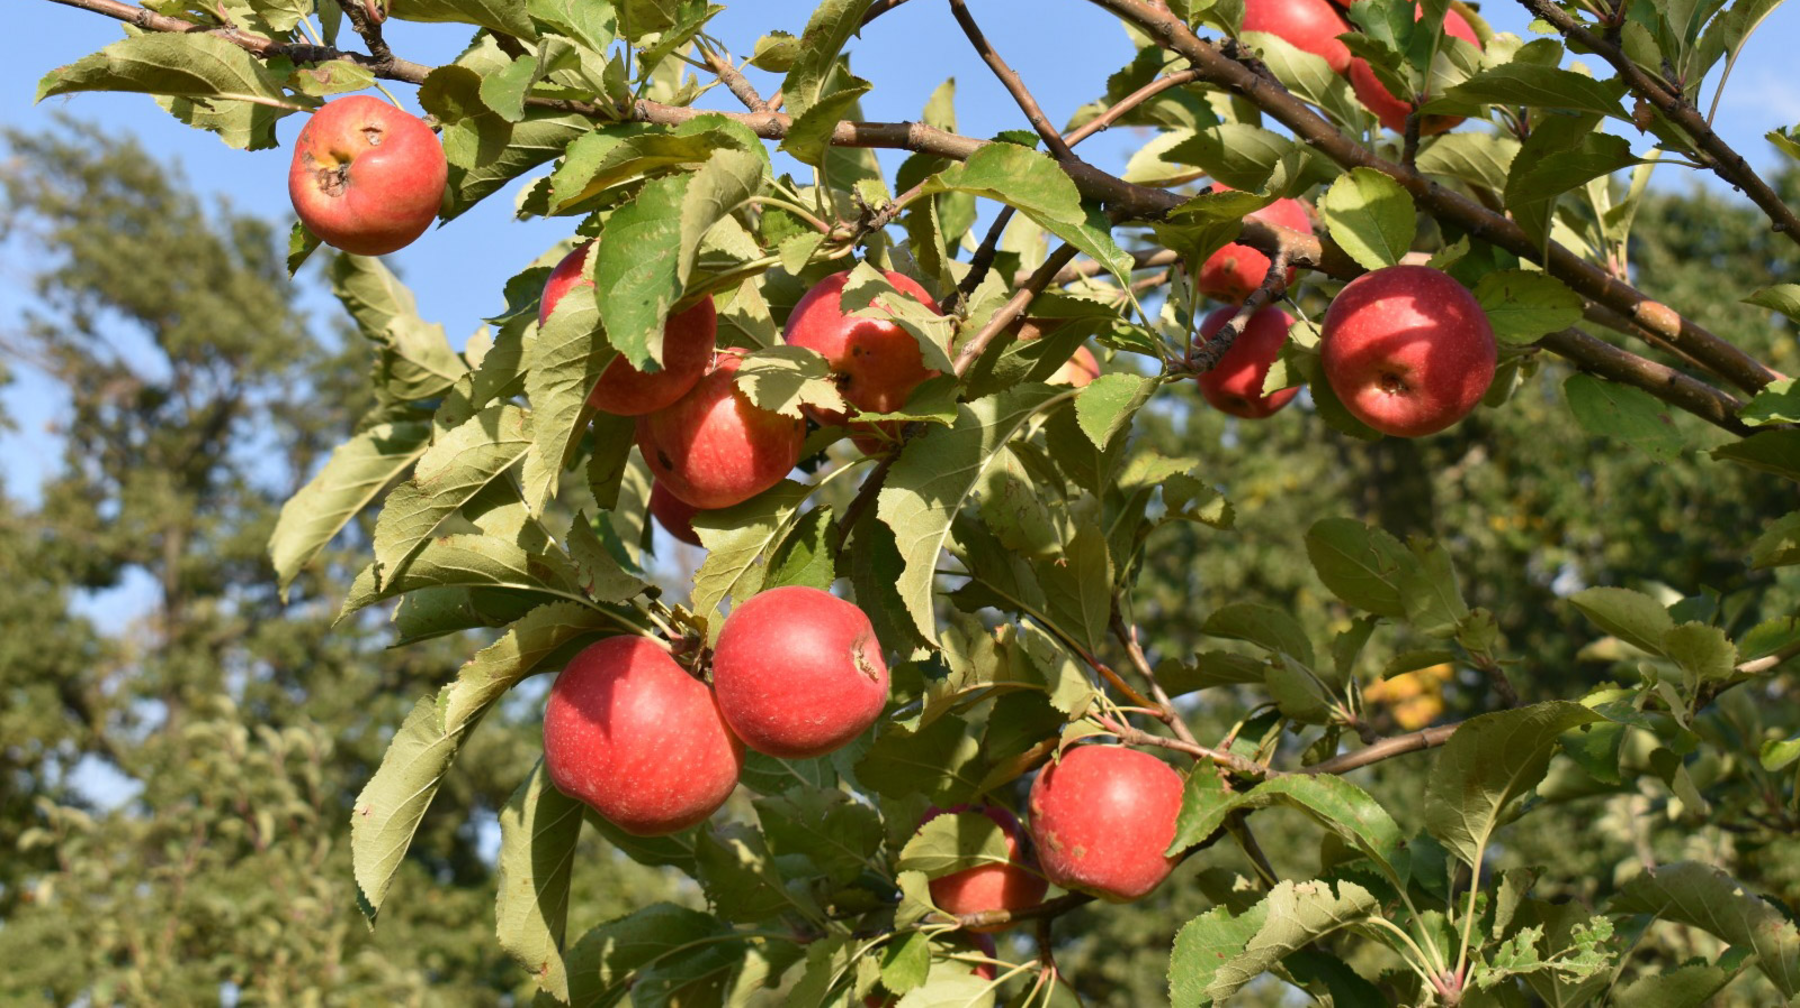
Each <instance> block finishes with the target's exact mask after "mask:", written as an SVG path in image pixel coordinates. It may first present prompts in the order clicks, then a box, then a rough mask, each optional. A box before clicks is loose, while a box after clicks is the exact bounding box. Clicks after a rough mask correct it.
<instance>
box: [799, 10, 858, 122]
mask: <svg viewBox="0 0 1800 1008" xmlns="http://www.w3.org/2000/svg"><path fill="white" fill-rule="evenodd" d="M869 3H870V0H824V2H823V3H820V4H819V6H818V7H816V8H815V9H814V10H813V13H812V17H811V18H809V19H808V20H807V22H806V30H805V31H803V32H801V33H800V40H799V42H798V43H796V44H795V53H794V56H793V57H792V60H793V62H792V65H791V67H790V68H789V70H788V72H787V78H786V79H785V80H783V81H782V83H781V93H782V95H783V96H784V97H785V98H786V103H787V111H788V114H789V115H791V116H793V117H794V118H795V119H798V118H800V117H801V116H803V115H805V114H806V112H807V110H808V109H810V108H812V107H813V105H814V104H816V103H817V102H818V101H819V98H820V96H821V95H822V94H823V93H824V91H825V86H826V83H827V82H828V81H829V80H830V79H831V75H832V71H833V70H834V69H835V68H836V67H837V61H838V53H840V52H842V51H843V49H844V45H845V43H847V42H849V41H850V36H851V35H853V34H855V33H856V31H857V29H858V28H859V27H860V25H861V24H862V16H863V12H864V11H865V10H867V9H868V7H869Z"/></svg>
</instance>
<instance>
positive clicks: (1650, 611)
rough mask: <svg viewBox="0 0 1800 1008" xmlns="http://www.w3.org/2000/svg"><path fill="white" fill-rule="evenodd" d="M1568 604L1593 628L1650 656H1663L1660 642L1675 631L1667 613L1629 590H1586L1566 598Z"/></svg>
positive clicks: (1650, 600) (1641, 594)
mask: <svg viewBox="0 0 1800 1008" xmlns="http://www.w3.org/2000/svg"><path fill="white" fill-rule="evenodd" d="M1569 601H1570V602H1572V603H1574V605H1575V608H1577V609H1579V610H1581V614H1582V615H1583V616H1586V617H1587V618H1588V619H1589V620H1590V621H1592V622H1593V624H1594V625H1595V626H1597V627H1599V628H1600V629H1602V630H1604V631H1606V632H1607V633H1609V634H1612V635H1613V636H1614V637H1617V638H1619V639H1620V640H1622V641H1624V642H1625V643H1627V644H1630V645H1631V646H1632V647H1635V648H1637V649H1638V650H1640V651H1647V652H1649V653H1651V654H1653V655H1660V654H1662V653H1663V640H1664V638H1666V637H1667V636H1668V634H1669V631H1670V630H1673V629H1675V621H1674V620H1673V619H1672V618H1670V616H1669V611H1668V610H1667V609H1664V608H1663V607H1662V606H1661V605H1659V604H1658V603H1657V601H1656V600H1655V599H1653V598H1651V597H1650V596H1648V595H1645V594H1643V593H1642V592H1635V591H1632V590H1631V589H1629V588H1589V589H1586V590H1585V591H1579V592H1576V593H1575V594H1574V595H1571V596H1569Z"/></svg>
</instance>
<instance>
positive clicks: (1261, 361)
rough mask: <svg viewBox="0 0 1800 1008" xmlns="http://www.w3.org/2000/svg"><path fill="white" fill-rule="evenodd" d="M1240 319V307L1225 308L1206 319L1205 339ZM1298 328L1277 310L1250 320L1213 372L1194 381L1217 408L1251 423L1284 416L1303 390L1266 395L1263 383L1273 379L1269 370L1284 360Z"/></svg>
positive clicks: (1267, 310) (1202, 331)
mask: <svg viewBox="0 0 1800 1008" xmlns="http://www.w3.org/2000/svg"><path fill="white" fill-rule="evenodd" d="M1236 314H1237V309H1236V308H1234V307H1225V308H1220V309H1219V310H1218V311H1215V312H1213V313H1212V314H1210V315H1208V316H1206V318H1205V319H1204V320H1202V321H1201V323H1200V335H1202V336H1205V337H1207V338H1208V339H1210V338H1211V337H1212V335H1213V334H1214V333H1216V332H1218V331H1219V330H1220V329H1223V328H1224V327H1225V323H1227V322H1229V321H1231V317H1232V316H1233V315H1236ZM1293 324H1294V319H1293V316H1291V315H1289V314H1288V313H1287V312H1284V311H1282V310H1281V309H1280V308H1276V307H1275V306H1273V305H1270V306H1269V307H1267V308H1263V309H1261V310H1260V311H1258V312H1257V313H1256V314H1254V315H1252V316H1250V320H1249V321H1248V322H1246V323H1244V331H1243V332H1241V333H1238V337H1237V339H1235V340H1233V341H1232V342H1231V349H1230V350H1227V351H1225V356H1223V357H1221V358H1219V363H1218V364H1216V365H1214V366H1213V369H1212V370H1211V371H1207V372H1205V373H1204V374H1199V375H1195V376H1194V382H1195V384H1197V385H1199V386H1200V395H1201V396H1203V397H1204V398H1205V399H1206V401H1207V402H1209V403H1211V404H1212V406H1213V408H1214V409H1216V410H1219V411H1220V412H1223V413H1229V414H1231V415H1232V416H1236V417H1243V418H1244V419H1246V420H1261V419H1263V418H1264V417H1268V416H1273V415H1275V414H1276V413H1277V412H1280V410H1281V408H1282V407H1283V406H1286V405H1287V404H1288V403H1289V402H1290V401H1292V400H1293V398H1294V397H1295V396H1296V395H1299V394H1300V390H1299V389H1298V388H1285V389H1282V390H1281V391H1279V392H1276V393H1274V394H1273V395H1263V394H1262V389H1263V382H1265V381H1267V380H1268V378H1269V367H1270V365H1272V364H1274V363H1275V358H1276V357H1278V356H1280V354H1281V345H1282V344H1283V343H1286V342H1287V337H1288V327H1289V326H1291V325H1293Z"/></svg>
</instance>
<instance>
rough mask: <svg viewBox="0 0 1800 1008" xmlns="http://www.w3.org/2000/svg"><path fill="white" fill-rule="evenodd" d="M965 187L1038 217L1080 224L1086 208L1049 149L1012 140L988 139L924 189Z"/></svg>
mask: <svg viewBox="0 0 1800 1008" xmlns="http://www.w3.org/2000/svg"><path fill="white" fill-rule="evenodd" d="M940 192H966V193H970V194H972V195H975V196H983V197H986V198H988V199H991V200H998V201H999V202H1001V203H1005V204H1006V205H1008V206H1013V207H1017V208H1019V209H1020V210H1022V211H1024V212H1026V213H1028V214H1030V215H1031V217H1032V218H1033V219H1034V220H1038V221H1040V222H1042V221H1060V222H1062V223H1064V224H1082V223H1085V222H1086V221H1087V212H1086V211H1084V210H1083V209H1082V208H1081V193H1080V191H1078V190H1077V189H1076V188H1075V183H1074V182H1073V181H1071V180H1070V178H1069V176H1068V175H1067V174H1065V173H1064V172H1063V170H1062V169H1061V168H1059V167H1057V165H1056V162H1055V160H1053V159H1052V158H1051V157H1050V156H1049V155H1048V154H1044V153H1042V152H1041V151H1035V150H1032V149H1030V148H1028V147H1020V146H1019V145H1017V144H1010V143H990V144H987V145H985V146H983V147H981V148H978V149H977V150H976V151H975V153H973V154H971V155H969V159H968V160H967V161H963V162H960V163H957V164H953V165H951V166H950V167H948V168H946V169H944V170H943V171H941V172H939V173H938V174H936V175H934V176H933V177H932V178H931V179H929V180H928V181H927V182H926V183H925V188H924V190H923V193H922V194H923V195H930V194H932V193H940Z"/></svg>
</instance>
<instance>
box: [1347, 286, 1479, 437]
mask: <svg viewBox="0 0 1800 1008" xmlns="http://www.w3.org/2000/svg"><path fill="white" fill-rule="evenodd" d="M1319 357H1320V365H1321V367H1322V368H1323V370H1324V372H1325V378H1326V380H1327V381H1329V382H1330V383H1331V388H1332V391H1334V392H1336V393H1337V396H1338V398H1339V399H1341V400H1343V403H1344V407H1345V408H1346V409H1348V410H1349V411H1350V413H1351V414H1352V415H1353V416H1355V417H1356V418H1357V419H1358V420H1361V421H1362V422H1363V423H1366V424H1368V425H1369V426H1370V427H1373V428H1375V429H1376V430H1378V431H1381V432H1382V433H1383V434H1392V435H1394V436H1396V437H1419V436H1421V435H1424V434H1433V433H1436V432H1437V431H1441V430H1443V429H1444V428H1446V427H1448V426H1450V425H1451V424H1453V423H1455V422H1457V421H1458V420H1461V419H1462V418H1463V417H1465V416H1468V415H1469V412H1470V411H1471V410H1473V409H1474V408H1475V406H1476V404H1478V403H1480V402H1481V397H1482V396H1483V395H1484V394H1485V393H1486V392H1487V389H1488V384H1489V383H1490V382H1492V381H1493V379H1494V362H1495V347H1494V329H1493V326H1492V325H1491V324H1489V322H1488V318H1487V315H1486V314H1484V313H1483V312H1482V310H1481V305H1480V304H1479V303H1477V302H1476V300H1475V295H1473V294H1471V293H1469V291H1468V289H1467V288H1465V287H1464V286H1463V285H1462V284H1459V283H1457V282H1456V281H1455V280H1453V279H1451V278H1450V276H1449V275H1448V274H1446V273H1442V272H1439V271H1438V270H1434V269H1432V268H1430V267H1429V266H1389V267H1387V268H1386V269H1378V270H1375V271H1374V272H1371V273H1365V274H1363V275H1362V276H1360V277H1357V278H1356V279H1355V280H1352V281H1350V283H1349V284H1347V285H1345V287H1344V289H1343V290H1342V291H1341V292H1339V294H1338V296H1337V297H1335V298H1333V299H1332V301H1331V307H1330V308H1328V309H1326V311H1325V322H1324V325H1323V326H1322V335H1321V337H1320V343H1319Z"/></svg>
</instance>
